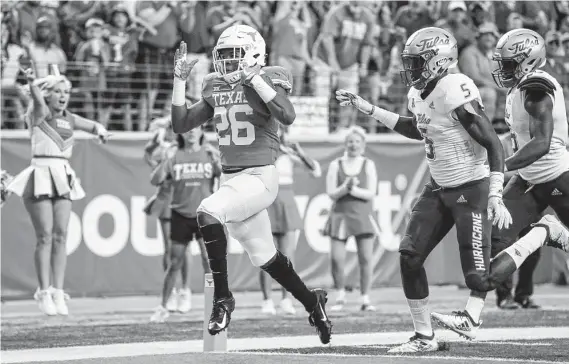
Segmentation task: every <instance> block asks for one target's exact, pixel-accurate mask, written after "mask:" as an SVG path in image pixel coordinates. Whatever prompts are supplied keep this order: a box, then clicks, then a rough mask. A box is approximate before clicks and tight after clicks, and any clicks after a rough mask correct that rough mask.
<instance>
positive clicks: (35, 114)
mask: <svg viewBox="0 0 569 364" xmlns="http://www.w3.org/2000/svg"><path fill="white" fill-rule="evenodd" d="M24 73H25V75H26V79H27V81H28V85H29V86H30V94H31V97H32V102H33V104H32V108H33V109H32V115H31V116H32V117H31V118H30V119H31V120H30V123H31V125H30V126H35V125H37V124H38V123H40V122H41V121H42V120H44V119H45V118H46V117H47V116H48V115H49V108H48V107H47V104H46V103H45V100H44V98H43V95H42V92H41V90H40V87H39V85H38V83H37V82H36V76H35V74H34V70H33V69H32V68H28V69H27V70H25V71H24Z"/></svg>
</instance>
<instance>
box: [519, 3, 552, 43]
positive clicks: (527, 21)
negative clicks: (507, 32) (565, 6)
mask: <svg viewBox="0 0 569 364" xmlns="http://www.w3.org/2000/svg"><path fill="white" fill-rule="evenodd" d="M542 2H549V1H516V5H515V7H514V11H515V12H516V13H518V14H520V15H521V16H522V20H523V24H524V25H523V27H524V28H527V29H531V30H535V31H536V32H538V33H540V34H542V35H543V34H545V32H547V29H548V27H549V20H548V19H547V14H546V12H545V11H543V8H542V7H541V4H540V3H542Z"/></svg>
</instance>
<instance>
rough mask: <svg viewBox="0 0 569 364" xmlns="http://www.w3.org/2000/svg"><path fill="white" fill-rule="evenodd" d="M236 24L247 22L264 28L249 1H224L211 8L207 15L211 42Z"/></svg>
mask: <svg viewBox="0 0 569 364" xmlns="http://www.w3.org/2000/svg"><path fill="white" fill-rule="evenodd" d="M234 24H245V25H249V26H250V27H253V28H255V29H262V21H261V19H259V18H258V14H257V13H256V12H255V11H254V10H252V9H251V8H250V7H249V4H247V2H242V1H241V2H240V1H236V0H229V1H222V2H221V4H220V5H218V6H214V7H212V8H210V9H209V10H208V12H207V16H206V27H207V29H208V31H209V36H210V44H213V43H215V41H216V40H217V39H218V38H219V36H220V35H221V33H223V31H224V30H225V29H227V28H229V27H230V26H232V25H234Z"/></svg>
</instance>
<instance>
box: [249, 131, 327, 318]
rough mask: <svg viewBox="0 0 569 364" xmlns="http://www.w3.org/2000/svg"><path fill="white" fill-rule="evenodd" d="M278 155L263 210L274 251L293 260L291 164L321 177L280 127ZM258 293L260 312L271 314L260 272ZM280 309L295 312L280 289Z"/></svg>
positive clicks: (295, 223) (295, 218) (267, 285)
mask: <svg viewBox="0 0 569 364" xmlns="http://www.w3.org/2000/svg"><path fill="white" fill-rule="evenodd" d="M279 138H280V141H281V144H280V151H279V152H280V153H279V156H278V158H277V161H276V162H275V166H276V167H277V171H278V172H279V192H278V195H277V198H276V199H275V202H273V204H272V205H271V206H269V208H268V209H267V211H268V213H269V218H270V220H271V230H272V233H273V240H274V242H275V246H276V247H277V249H278V250H279V251H280V252H282V253H283V254H284V255H286V256H287V257H289V259H290V260H291V262H292V260H293V257H294V251H295V250H296V231H297V230H300V229H301V228H302V220H301V218H300V213H299V212H298V207H297V206H296V200H295V198H294V191H293V183H294V179H293V177H294V165H295V164H300V165H302V166H303V167H305V168H306V169H308V170H309V171H310V172H311V174H312V176H313V177H315V178H318V177H320V175H321V174H322V172H321V169H320V164H319V163H318V162H317V161H316V160H314V159H312V158H309V157H308V156H306V154H305V153H304V151H303V150H302V148H300V145H299V144H298V143H293V144H290V143H288V141H287V133H286V130H285V129H284V127H283V126H281V128H280V129H279ZM260 279H261V291H262V292H263V304H262V308H261V311H262V312H263V313H268V314H272V315H275V314H276V309H275V306H274V304H273V300H272V299H271V282H272V279H271V277H270V276H269V275H268V274H267V273H265V271H263V270H261V272H260ZM279 305H280V308H281V310H282V311H283V312H284V313H285V314H289V315H294V314H295V313H296V310H295V309H294V306H293V305H292V301H291V299H290V298H289V297H288V292H287V291H286V290H285V289H284V288H283V289H282V300H281V302H280V304H279Z"/></svg>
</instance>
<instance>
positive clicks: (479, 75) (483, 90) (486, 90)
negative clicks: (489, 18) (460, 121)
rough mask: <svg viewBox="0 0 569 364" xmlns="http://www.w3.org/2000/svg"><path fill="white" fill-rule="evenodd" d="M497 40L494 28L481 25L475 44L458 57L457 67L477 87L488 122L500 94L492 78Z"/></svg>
mask: <svg viewBox="0 0 569 364" xmlns="http://www.w3.org/2000/svg"><path fill="white" fill-rule="evenodd" d="M498 38H499V34H498V30H497V29H496V26H495V25H494V24H492V23H483V24H481V25H480V27H479V28H478V32H477V34H476V43H475V44H471V45H469V46H468V47H466V48H465V49H464V50H463V51H462V53H461V54H460V55H459V57H458V66H459V67H460V70H461V71H462V73H464V74H465V75H467V76H468V77H470V78H471V79H472V80H473V81H474V83H475V84H476V86H478V90H480V96H481V97H482V102H483V103H484V108H485V111H486V115H487V116H488V119H490V121H492V120H493V119H494V116H495V113H496V108H497V99H498V93H499V92H502V91H500V89H499V88H498V86H497V85H496V83H495V82H494V79H493V77H492V71H493V70H494V68H495V65H494V64H493V61H492V54H493V52H494V47H495V46H496V42H497V41H498Z"/></svg>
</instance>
